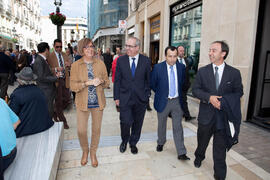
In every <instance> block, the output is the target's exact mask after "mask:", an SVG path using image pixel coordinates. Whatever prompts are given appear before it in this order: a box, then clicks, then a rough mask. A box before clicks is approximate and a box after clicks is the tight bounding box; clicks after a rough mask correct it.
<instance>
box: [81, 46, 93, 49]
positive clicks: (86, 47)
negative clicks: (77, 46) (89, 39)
mask: <svg viewBox="0 0 270 180" xmlns="http://www.w3.org/2000/svg"><path fill="white" fill-rule="evenodd" d="M84 48H85V49H90V48H91V49H95V46H94V45H91V46H88V45H87V46H85V47H84Z"/></svg>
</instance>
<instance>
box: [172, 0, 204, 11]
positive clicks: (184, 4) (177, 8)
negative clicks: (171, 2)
mask: <svg viewBox="0 0 270 180" xmlns="http://www.w3.org/2000/svg"><path fill="white" fill-rule="evenodd" d="M199 1H201V0H186V1H183V2H182V3H180V4H177V5H176V6H174V7H173V8H172V13H173V14H176V13H177V12H179V11H180V10H182V9H184V8H185V7H187V6H189V5H191V4H194V3H196V2H199Z"/></svg>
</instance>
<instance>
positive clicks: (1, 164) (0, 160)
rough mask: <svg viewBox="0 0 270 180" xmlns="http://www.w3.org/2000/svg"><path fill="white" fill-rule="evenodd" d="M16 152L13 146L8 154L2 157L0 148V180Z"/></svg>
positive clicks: (2, 178) (2, 179)
mask: <svg viewBox="0 0 270 180" xmlns="http://www.w3.org/2000/svg"><path fill="white" fill-rule="evenodd" d="M16 154H17V148H16V147H15V148H14V149H13V150H12V151H11V152H10V153H9V154H8V155H6V156H4V157H2V150H1V148H0V180H4V172H5V170H6V169H7V168H8V167H9V165H10V164H11V163H12V162H13V161H14V159H15V157H16Z"/></svg>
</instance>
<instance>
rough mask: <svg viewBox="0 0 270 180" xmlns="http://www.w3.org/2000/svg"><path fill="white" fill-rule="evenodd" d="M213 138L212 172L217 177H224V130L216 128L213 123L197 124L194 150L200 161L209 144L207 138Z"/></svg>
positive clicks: (225, 170)
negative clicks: (196, 143) (196, 144)
mask: <svg viewBox="0 0 270 180" xmlns="http://www.w3.org/2000/svg"><path fill="white" fill-rule="evenodd" d="M212 135H213V136H214V139H213V159H214V173H215V175H216V176H217V177H219V178H222V179H225V177H226V173H227V165H226V141H225V130H224V129H219V130H218V129H217V128H216V125H215V123H210V124H208V125H202V124H199V126H198V132H197V141H198V146H197V149H196V151H195V157H196V159H198V160H200V161H202V160H204V158H205V152H206V149H207V146H208V144H209V140H210V138H211V137H212Z"/></svg>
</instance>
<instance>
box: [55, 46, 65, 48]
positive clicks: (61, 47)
mask: <svg viewBox="0 0 270 180" xmlns="http://www.w3.org/2000/svg"><path fill="white" fill-rule="evenodd" d="M62 47H63V46H55V48H57V49H58V48H62Z"/></svg>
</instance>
